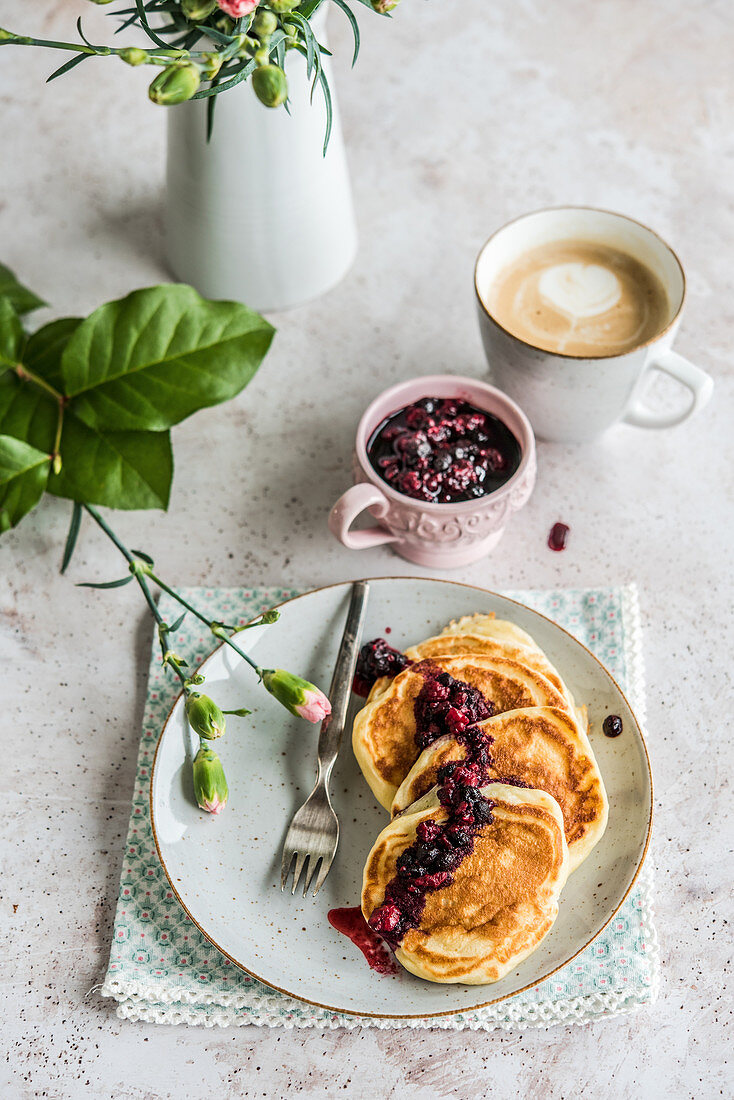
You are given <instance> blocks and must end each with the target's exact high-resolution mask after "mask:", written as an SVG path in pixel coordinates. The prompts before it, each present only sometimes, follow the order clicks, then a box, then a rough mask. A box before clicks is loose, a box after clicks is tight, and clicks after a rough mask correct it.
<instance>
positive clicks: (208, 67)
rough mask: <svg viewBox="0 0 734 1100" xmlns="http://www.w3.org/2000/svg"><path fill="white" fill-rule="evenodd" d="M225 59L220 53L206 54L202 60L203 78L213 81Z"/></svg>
mask: <svg viewBox="0 0 734 1100" xmlns="http://www.w3.org/2000/svg"><path fill="white" fill-rule="evenodd" d="M222 62H223V58H222V55H221V54H220V53H216V52H215V53H205V54H204V55H203V56H202V58H201V63H202V70H201V72H202V76H203V77H204V78H205V79H206V80H212V79H213V78H214V77H215V76H216V75H217V73H218V72H219V70H220V69H221V67H222Z"/></svg>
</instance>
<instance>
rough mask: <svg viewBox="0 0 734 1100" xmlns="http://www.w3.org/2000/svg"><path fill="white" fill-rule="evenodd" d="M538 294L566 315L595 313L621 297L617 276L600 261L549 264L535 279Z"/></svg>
mask: <svg viewBox="0 0 734 1100" xmlns="http://www.w3.org/2000/svg"><path fill="white" fill-rule="evenodd" d="M538 290H539V291H540V296H541V297H542V298H543V299H545V301H546V302H547V303H548V304H549V305H551V306H553V307H555V309H557V310H559V311H560V312H561V313H565V314H566V316H567V317H571V318H577V317H597V316H599V314H600V313H606V312H608V310H610V309H612V308H613V307H614V306H616V304H617V302H618V301H619V300H620V298H621V297H622V287H621V285H620V282H619V279H618V278H617V276H616V275H615V274H614V272H613V271H610V270H609V268H607V267H602V266H601V264H584V263H578V262H576V263H565V264H555V265H554V266H553V267H548V268H546V270H545V271H544V272H543V274H542V275H541V276H540V279H539V281H538Z"/></svg>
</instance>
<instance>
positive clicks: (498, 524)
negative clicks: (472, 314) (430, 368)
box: [329, 374, 536, 569]
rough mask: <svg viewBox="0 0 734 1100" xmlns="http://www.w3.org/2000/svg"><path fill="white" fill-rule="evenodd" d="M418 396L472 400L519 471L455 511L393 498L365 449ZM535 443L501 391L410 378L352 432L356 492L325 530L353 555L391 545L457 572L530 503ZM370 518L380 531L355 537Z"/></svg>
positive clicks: (439, 378) (463, 381) (447, 378)
mask: <svg viewBox="0 0 734 1100" xmlns="http://www.w3.org/2000/svg"><path fill="white" fill-rule="evenodd" d="M422 397H454V398H458V399H459V400H461V401H469V402H470V403H471V404H472V405H476V406H477V408H480V409H483V410H484V411H485V412H490V413H494V415H495V416H497V417H499V419H500V420H502V421H504V423H505V424H506V425H507V427H508V428H509V429H510V431H511V432H512V433H513V434H514V435H515V437H516V439H517V440H518V442H519V444H520V449H521V452H522V458H521V460H520V465H519V466H518V468H517V470H516V471H515V473H514V474H513V475H512V477H511V478H510V480H509V481H507V482H506V483H505V484H504V485H503V486H501V488H499V489H496V490H495V491H494V492H493V493H488V494H487V496H486V497H479V498H478V499H477V500H465V501H461V502H460V503H457V504H430V503H427V502H426V501H423V500H414V499H413V498H412V497H408V496H405V495H404V494H403V493H398V492H396V490H395V489H393V488H391V487H390V486H389V485H388V484H387V482H386V481H383V479H382V478H381V477H380V476H379V475H378V474H377V473H376V471H375V470H373V468H372V466H371V465H370V461H369V459H368V458H367V443H368V441H369V438H370V436H371V435H372V433H373V431H374V430H375V428H376V427H377V426H378V424H380V423H381V422H382V421H383V420H384V419H385V417H387V416H390V414H391V413H394V412H398V410H399V409H403V408H405V406H406V405H410V404H412V403H413V402H414V401H419V400H420V399H421V398H422ZM535 474H536V463H535V437H534V436H533V429H532V428H531V427H530V421H529V420H528V418H527V417H526V416H525V413H524V412H523V411H522V409H520V408H518V406H517V405H516V404H515V402H514V401H511V400H510V398H509V397H507V396H506V394H504V393H502V391H501V390H497V389H495V388H494V386H488V385H487V384H486V383H485V382H477V381H475V380H474V379H473V378H461V377H459V376H457V375H451V374H436V375H429V376H427V377H425V378H414V379H412V380H411V381H410V382H401V383H399V384H398V385H397V386H391V387H390V389H388V390H385V391H384V392H383V393H381V394H380V396H379V397H377V398H375V400H374V401H373V402H372V404H371V405H370V406H369V407H368V408H367V410H366V412H365V414H364V416H363V417H362V419H361V420H360V422H359V427H358V428H357V440H356V445H355V452H354V480H355V482H356V484H355V485H353V486H352V488H351V489H347V491H346V493H343V494H342V496H340V497H339V500H338V501H337V502H336V504H335V505H334V507H333V508H332V510H331V514H330V516H329V528H330V530H331V533H332V534H333V535H334V537H335V538H337V539H338V540H339V542H341V543H343V544H344V546H346V547H348V549H350V550H367V549H369V548H370V547H372V546H381V545H383V544H387V543H390V545H391V546H392V548H393V550H395V551H396V553H398V554H400V555H401V557H403V558H407V559H408V561H412V562H416V563H417V564H418V565H427V566H431V567H438V568H439V569H455V568H458V567H459V566H461V565H468V564H469V562H473V561H477V560H478V559H479V558H482V557H484V555H485V554H488V553H489V551H490V550H492V549H494V547H495V546H496V545H497V543H498V542H499V540H500V539H501V538H502V534H503V532H504V529H505V527H506V525H507V521H508V519H509V518H510V515H511V514H512V513H513V512H516V511H517V510H518V509H519V508H522V506H523V505H524V504H525V503H526V502H527V500H528V499H529V497H530V494H531V493H532V491H533V486H534V485H535ZM364 511H368V512H369V513H370V515H372V516H373V517H374V518H375V519H376V520H378V522H379V526H377V527H368V528H367V529H366V530H360V531H352V530H351V526H352V524H353V523H354V521H355V519H356V518H357V516H359V515H360V513H361V512H364Z"/></svg>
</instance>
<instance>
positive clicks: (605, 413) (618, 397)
mask: <svg viewBox="0 0 734 1100" xmlns="http://www.w3.org/2000/svg"><path fill="white" fill-rule="evenodd" d="M474 286H475V291H476V298H477V308H478V314H479V326H480V330H481V336H482V341H483V343H484V350H485V353H486V356H487V362H488V364H489V368H490V374H491V378H492V381H493V382H495V383H496V384H497V386H499V388H500V389H502V390H503V391H504V392H505V393H507V394H509V396H510V397H512V398H513V399H514V400H515V401H518V402H521V403H522V406H523V408H524V410H525V412H526V413H527V415H528V417H529V419H530V422H531V423H532V425H533V429H534V431H535V433H536V435H537V436H539V437H540V438H542V439H546V440H554V441H559V442H571V443H582V442H586V441H589V440H593V439H595V438H596V437H597V436H599V435H600V434H601V433H602V432H604V431H605V430H606V429H607V428H609V427H611V425H613V424H616V423H617V422H622V423H625V424H632V425H635V426H637V427H640V428H670V427H673V426H674V425H676V424H680V423H682V422H683V421H684V420H687V419H688V417H690V416H692V415H693V414H694V413H696V412H698V411H699V410H700V409H702V408H703V407H704V405H706V403H707V402H708V401H709V399H710V397H711V393H712V390H713V380H712V378H711V376H710V375H708V374H707V373H706V372H705V371H703V370H701V368H700V367H697V366H695V365H694V364H693V363H691V362H689V361H688V360H687V359H684V358H683V356H682V355H679V354H678V353H677V352H675V351H673V350H672V344H673V340H674V339H675V335H676V333H677V331H678V327H679V325H680V321H681V315H682V311H683V304H684V301H685V276H684V273H683V268H682V266H681V264H680V261H679V260H678V257H677V256H676V254H675V253H674V252H673V250H672V248H670V247H669V246H668V245H667V244H666V243H665V242H664V241H663V240H662V239H661V238H660V237H659V236H658V235H657V234H656V233H654V232H653V231H652V230H651V229H648V228H647V227H646V226H644V225H641V224H640V223H639V222H637V221H634V220H633V219H632V218H628V217H625V216H624V215H622V214H614V213H610V212H608V211H604V210H594V209H591V208H588V207H561V208H556V209H549V210H539V211H536V212H534V213H531V214H526V215H524V216H523V217H520V218H517V219H516V220H515V221H513V222H510V223H509V224H507V225H505V226H504V227H503V228H502V229H499V230H498V231H497V232H496V233H494V234H493V236H491V237H490V238H489V240H488V241H487V242H486V244H485V245H484V246H483V248H482V250H481V251H480V253H479V256H478V258H477V262H476V268H475V273H474ZM654 371H661V372H663V373H664V374H667V375H669V376H670V377H672V378H674V379H675V380H676V381H677V382H679V383H680V384H681V385H682V386H684V387H685V388H686V389H687V390H688V391H689V394H690V399H689V401H688V404H687V407H686V408H685V409H683V410H682V411H676V412H672V413H670V412H657V411H655V410H654V409H652V408H650V407H648V406H647V405H646V403H645V401H644V398H643V392H644V390H645V389H646V386H647V382H648V379H649V377H650V375H651V374H652V372H654Z"/></svg>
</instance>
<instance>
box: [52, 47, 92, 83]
mask: <svg viewBox="0 0 734 1100" xmlns="http://www.w3.org/2000/svg"><path fill="white" fill-rule="evenodd" d="M88 57H92V54H90V53H78V54H77V55H76V57H72V59H71V61H67V62H66V63H65V64H64V65H60V66H59V67H58V69H54V71H53V72H52V73H51V76H47V77H46V83H47V84H50V82H51V81H52V80H55V79H56V77H57V76H63V75H64V73H68V72H70V71H71V69H75V68H76V67H77V65H81V63H82V61H86V60H87V58H88Z"/></svg>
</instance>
